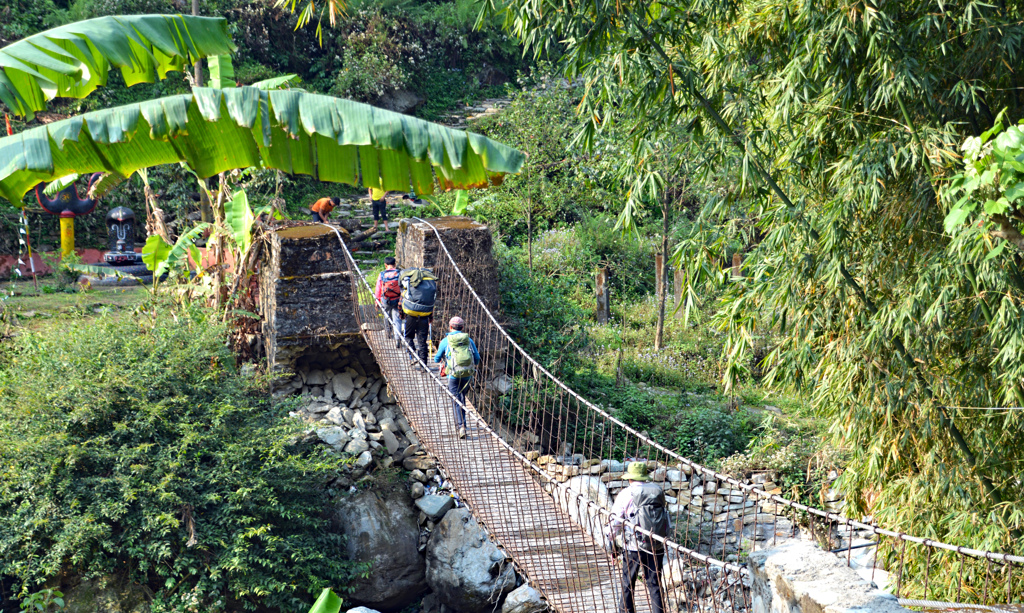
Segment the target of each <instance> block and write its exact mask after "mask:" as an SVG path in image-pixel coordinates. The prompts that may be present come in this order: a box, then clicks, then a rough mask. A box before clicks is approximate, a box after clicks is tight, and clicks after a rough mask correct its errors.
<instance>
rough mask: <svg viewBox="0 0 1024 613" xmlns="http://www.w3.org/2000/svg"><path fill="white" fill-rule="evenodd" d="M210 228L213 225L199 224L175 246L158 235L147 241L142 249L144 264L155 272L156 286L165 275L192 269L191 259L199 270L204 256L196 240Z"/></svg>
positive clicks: (180, 238) (175, 243)
mask: <svg viewBox="0 0 1024 613" xmlns="http://www.w3.org/2000/svg"><path fill="white" fill-rule="evenodd" d="M210 227H211V225H210V224H208V223H201V224H198V225H196V227H194V228H192V229H191V230H189V231H188V232H185V233H184V234H182V235H181V236H179V237H178V240H177V241H175V242H174V244H173V245H171V244H170V243H168V242H167V241H165V240H164V239H163V237H162V236H160V235H158V234H154V235H153V236H150V237H149V238H148V239H146V245H145V246H144V247H143V248H142V263H143V264H145V265H146V268H147V269H149V270H151V271H153V282H154V284H155V283H156V281H157V280H158V279H159V278H160V277H162V276H164V274H165V273H169V272H174V273H180V272H182V270H184V269H191V266H189V260H190V259H191V261H192V262H193V265H194V266H195V267H196V269H198V268H199V266H200V265H201V263H202V254H201V253H200V251H199V247H197V246H196V244H195V239H196V238H198V237H199V235H200V234H202V233H203V232H204V231H206V230H207V229H208V228H210Z"/></svg>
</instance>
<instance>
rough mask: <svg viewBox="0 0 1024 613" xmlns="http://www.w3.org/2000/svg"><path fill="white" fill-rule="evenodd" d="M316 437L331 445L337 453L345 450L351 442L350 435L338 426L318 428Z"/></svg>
mask: <svg viewBox="0 0 1024 613" xmlns="http://www.w3.org/2000/svg"><path fill="white" fill-rule="evenodd" d="M316 435H317V437H319V438H320V440H321V441H323V442H324V443H326V444H328V445H330V446H331V447H332V448H334V450H335V451H339V452H340V451H341V450H342V449H344V448H345V445H347V444H348V442H349V436H348V433H347V432H345V429H344V428H339V427H338V426H330V427H327V428H317V430H316Z"/></svg>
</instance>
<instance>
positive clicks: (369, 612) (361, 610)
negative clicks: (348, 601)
mask: <svg viewBox="0 0 1024 613" xmlns="http://www.w3.org/2000/svg"><path fill="white" fill-rule="evenodd" d="M345 613H380V611H378V610H377V609H371V608H369V607H356V608H354V609H349V610H348V611H345Z"/></svg>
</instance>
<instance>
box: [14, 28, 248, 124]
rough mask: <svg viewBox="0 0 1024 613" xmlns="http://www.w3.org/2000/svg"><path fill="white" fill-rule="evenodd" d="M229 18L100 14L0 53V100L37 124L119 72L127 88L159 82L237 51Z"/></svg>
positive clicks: (34, 36)
mask: <svg viewBox="0 0 1024 613" xmlns="http://www.w3.org/2000/svg"><path fill="white" fill-rule="evenodd" d="M234 49H235V46H234V44H233V43H232V42H231V37H230V36H228V31H227V21H226V20H224V19H223V18H219V17H218V18H211V17H192V16H182V15H134V16H118V17H98V18H96V19H88V20H86V21H80V22H77V23H72V24H68V25H65V26H61V27H59V28H53V29H52V30H47V31H45V32H40V33H39V34H35V35H33V36H29V37H26V38H23V39H21V40H19V41H18V42H15V43H12V44H10V45H7V46H6V47H4V48H2V49H0V102H3V103H4V104H5V105H7V106H8V107H9V108H10V109H11V111H12V112H13V113H14V114H15V115H20V116H23V117H26V118H28V119H31V118H32V117H34V116H35V113H36V111H42V110H44V109H45V108H46V102H47V101H48V100H52V99H53V98H56V97H58V96H60V97H63V98H84V97H86V96H88V95H89V94H90V93H92V91H93V90H95V89H96V88H97V87H100V86H102V85H106V83H107V74H108V73H109V72H110V69H111V68H118V69H120V70H121V74H122V75H123V76H124V80H125V83H126V84H127V85H129V86H131V85H135V84H137V83H153V82H155V81H156V80H157V79H163V78H165V77H166V76H167V73H168V72H171V71H181V70H183V69H184V67H185V65H186V64H189V63H194V62H195V61H196V60H198V59H201V58H204V57H210V56H216V55H224V54H227V53H230V52H232V51H234Z"/></svg>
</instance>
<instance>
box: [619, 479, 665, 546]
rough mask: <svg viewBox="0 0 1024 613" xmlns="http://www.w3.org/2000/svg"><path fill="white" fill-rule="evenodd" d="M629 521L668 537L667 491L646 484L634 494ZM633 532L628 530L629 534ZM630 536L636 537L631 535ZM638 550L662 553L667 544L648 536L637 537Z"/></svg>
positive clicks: (639, 535) (637, 535) (639, 534)
mask: <svg viewBox="0 0 1024 613" xmlns="http://www.w3.org/2000/svg"><path fill="white" fill-rule="evenodd" d="M629 519H632V520H633V521H635V522H636V523H637V525H639V526H640V527H641V528H642V529H644V530H646V531H648V532H650V533H652V534H656V535H658V536H668V533H669V530H670V529H671V523H670V522H669V517H668V507H667V505H666V503H665V490H663V489H661V487H660V486H658V485H655V484H653V483H644V484H642V485H641V486H640V489H639V490H637V491H635V492H633V511H632V512H631V513H630V517H629ZM630 532H632V531H631V530H629V529H628V528H627V534H629V533H630ZM629 536H634V535H632V534H629ZM635 537H636V541H637V546H638V547H637V548H638V549H642V550H643V551H647V552H649V553H661V552H662V551H663V550H664V549H665V544H664V543H662V542H661V541H658V540H655V539H652V538H650V537H649V536H647V535H646V534H641V533H637V534H636V535H635Z"/></svg>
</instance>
